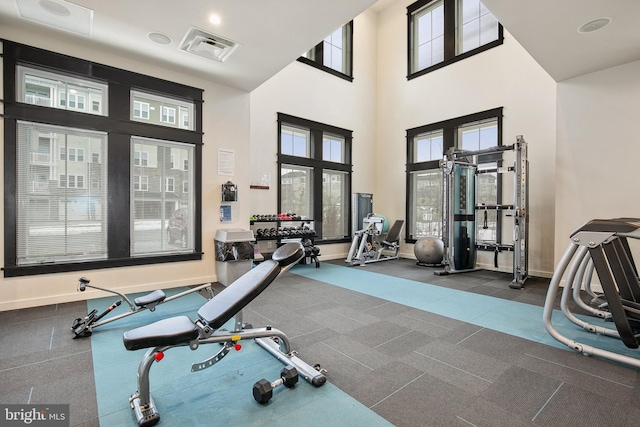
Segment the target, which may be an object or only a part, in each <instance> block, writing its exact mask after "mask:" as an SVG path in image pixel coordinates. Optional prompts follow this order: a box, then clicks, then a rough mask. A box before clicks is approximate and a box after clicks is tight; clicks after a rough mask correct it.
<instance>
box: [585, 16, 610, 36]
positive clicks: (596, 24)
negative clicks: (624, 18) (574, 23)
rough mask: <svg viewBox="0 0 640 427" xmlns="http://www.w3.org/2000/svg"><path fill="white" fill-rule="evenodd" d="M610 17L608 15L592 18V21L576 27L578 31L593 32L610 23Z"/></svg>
mask: <svg viewBox="0 0 640 427" xmlns="http://www.w3.org/2000/svg"><path fill="white" fill-rule="evenodd" d="M611 21H612V19H611V18H609V17H605V18H598V19H594V20H593V21H589V22H587V23H586V24H582V25H581V26H580V28H578V32H579V33H582V34H584V33H593V32H594V31H598V30H600V29H602V28H604V27H606V26H607V25H609V24H610V23H611Z"/></svg>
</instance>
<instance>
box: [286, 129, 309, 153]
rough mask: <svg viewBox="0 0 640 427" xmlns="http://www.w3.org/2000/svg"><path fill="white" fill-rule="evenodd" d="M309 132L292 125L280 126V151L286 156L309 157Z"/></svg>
mask: <svg viewBox="0 0 640 427" xmlns="http://www.w3.org/2000/svg"><path fill="white" fill-rule="evenodd" d="M310 147H311V133H310V132H309V130H308V129H299V128H295V127H292V126H282V127H281V128H280V152H281V153H282V154H286V155H288V156H298V157H309V155H310Z"/></svg>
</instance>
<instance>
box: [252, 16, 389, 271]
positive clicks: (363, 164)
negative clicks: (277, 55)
mask: <svg viewBox="0 0 640 427" xmlns="http://www.w3.org/2000/svg"><path fill="white" fill-rule="evenodd" d="M376 23H377V15H376V14H375V13H373V12H371V11H365V12H364V13H362V14H361V15H359V16H358V17H357V18H356V19H354V22H353V31H354V35H353V40H354V49H353V52H354V53H353V62H354V64H353V70H354V71H353V77H354V79H353V82H348V81H347V80H344V79H341V78H339V77H336V76H334V75H331V74H329V73H327V72H325V71H321V70H318V69H316V68H313V67H311V66H309V65H307V64H303V63H301V62H298V61H296V62H294V63H292V64H290V65H289V66H288V67H286V68H285V69H284V70H282V71H281V72H279V73H278V74H276V75H275V76H274V77H272V78H271V79H270V80H268V81H267V82H265V83H264V84H262V85H261V86H260V87H258V88H257V89H255V90H254V91H252V92H251V181H252V182H255V183H259V182H260V176H261V174H262V173H265V172H266V173H270V174H271V181H272V185H271V188H270V189H269V190H251V208H250V210H251V214H275V213H277V212H276V209H277V181H278V178H279V175H278V170H277V143H278V134H277V132H278V128H277V114H278V113H285V114H290V115H292V116H296V117H300V118H303V119H308V120H313V121H316V122H320V123H325V124H328V125H332V126H337V127H341V128H344V129H349V130H351V131H353V165H354V166H353V180H352V189H353V191H354V192H359V193H372V192H374V191H375V182H376V175H377V173H378V172H377V171H375V170H374V166H375V146H376V143H377V137H376V124H375V118H376V63H377V49H376V43H375V40H376V31H377V30H376ZM309 48H311V46H310V47H309ZM347 250H348V245H347V244H341V245H325V246H323V247H322V250H321V253H322V255H323V258H325V259H326V258H331V257H334V256H343V255H344V256H346V252H347Z"/></svg>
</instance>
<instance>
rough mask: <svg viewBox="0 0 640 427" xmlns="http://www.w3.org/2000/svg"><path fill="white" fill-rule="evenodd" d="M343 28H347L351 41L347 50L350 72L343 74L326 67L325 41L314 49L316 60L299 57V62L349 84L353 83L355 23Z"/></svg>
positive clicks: (347, 24) (351, 22) (349, 23)
mask: <svg viewBox="0 0 640 427" xmlns="http://www.w3.org/2000/svg"><path fill="white" fill-rule="evenodd" d="M343 27H347V32H348V33H347V36H348V40H349V46H348V50H347V60H348V62H349V72H348V73H341V72H340V71H338V70H334V69H333V68H331V67H327V66H326V65H324V40H323V41H321V42H320V43H318V44H317V45H316V46H314V47H313V49H312V50H313V52H314V59H309V58H307V57H304V56H300V57H298V61H299V62H302V63H304V64H307V65H310V66H312V67H314V68H317V69H318V70H322V71H325V72H327V73H329V74H333V75H334V76H336V77H340V78H341V79H344V80H347V81H349V82H352V81H353V21H350V22H348V23H346V24H345V25H343Z"/></svg>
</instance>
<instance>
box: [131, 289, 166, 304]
mask: <svg viewBox="0 0 640 427" xmlns="http://www.w3.org/2000/svg"><path fill="white" fill-rule="evenodd" d="M165 298H167V295H166V294H165V293H164V292H163V291H161V290H157V291H153V292H151V293H150V294H147V295H144V296H141V297H138V298H136V299H134V300H133V302H134V303H135V305H137V306H138V307H144V306H145V305H148V304H151V303H154V302H162V301H164V300H165Z"/></svg>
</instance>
